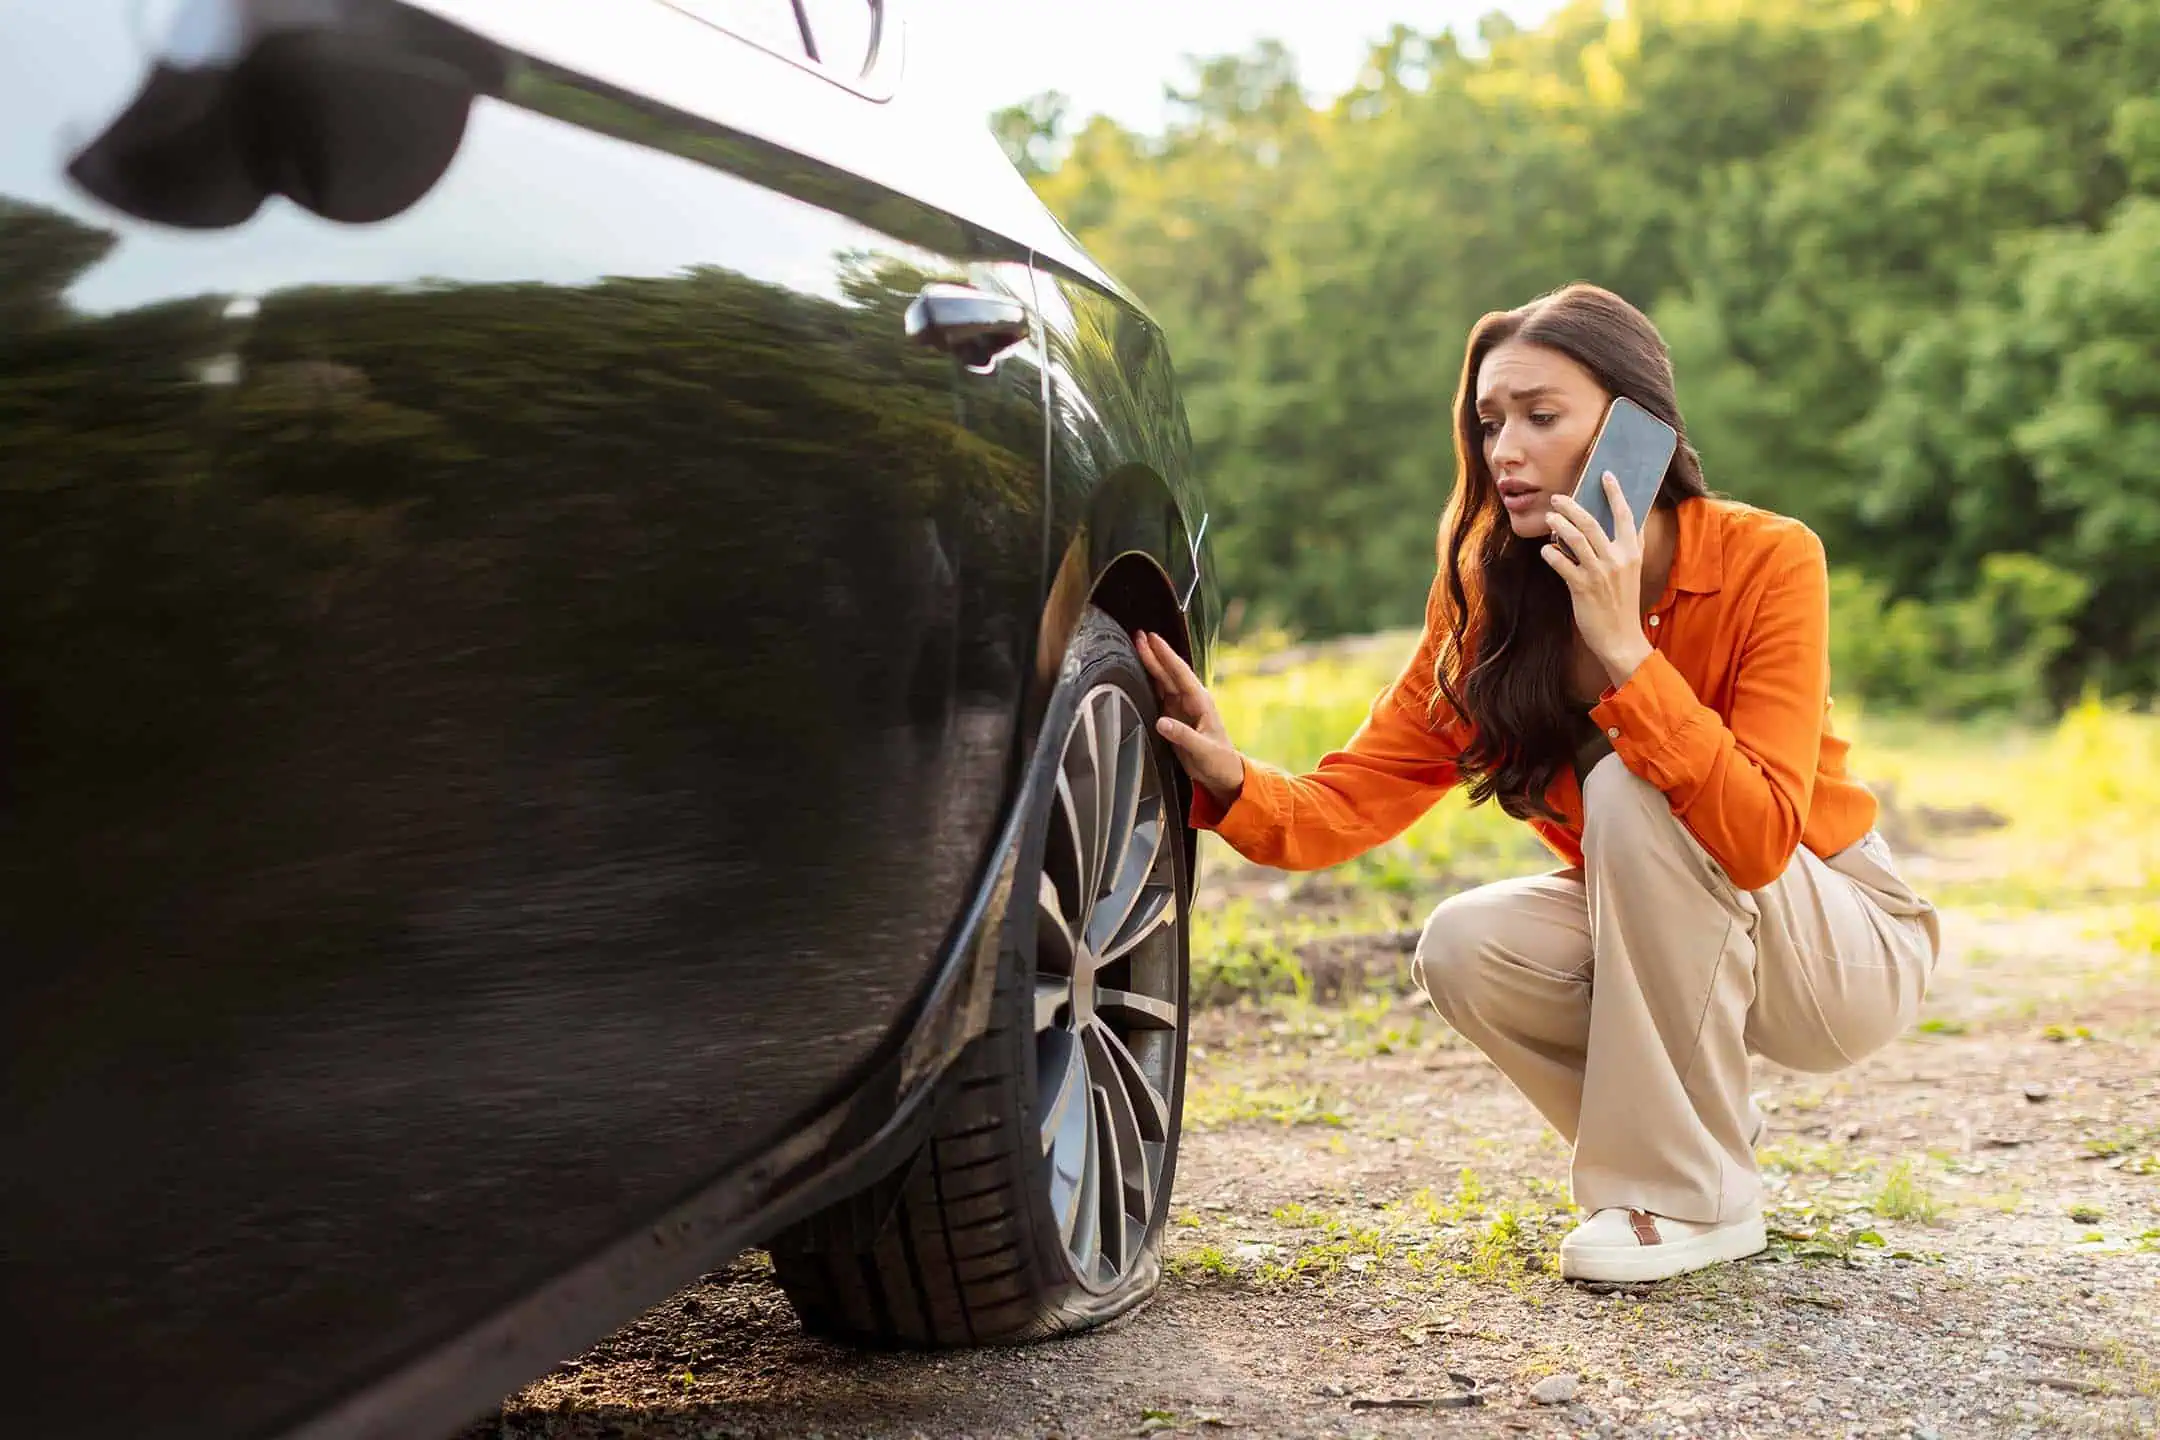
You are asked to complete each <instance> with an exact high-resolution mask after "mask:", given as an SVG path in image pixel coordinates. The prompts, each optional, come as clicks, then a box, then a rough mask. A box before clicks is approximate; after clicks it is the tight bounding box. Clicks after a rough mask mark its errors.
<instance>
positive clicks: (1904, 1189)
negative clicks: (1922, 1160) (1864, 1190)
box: [1868, 1160, 1943, 1225]
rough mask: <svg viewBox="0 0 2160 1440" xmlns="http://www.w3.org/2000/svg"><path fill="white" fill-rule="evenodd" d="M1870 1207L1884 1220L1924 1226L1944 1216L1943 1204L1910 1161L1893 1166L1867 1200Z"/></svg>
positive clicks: (1901, 1161)
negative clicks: (1916, 1172) (1915, 1171)
mask: <svg viewBox="0 0 2160 1440" xmlns="http://www.w3.org/2000/svg"><path fill="white" fill-rule="evenodd" d="M1868 1208H1869V1209H1870V1210H1872V1211H1873V1212H1874V1213H1875V1214H1877V1215H1879V1216H1881V1217H1882V1218H1883V1219H1885V1220H1902V1221H1910V1222H1913V1223H1916V1224H1921V1225H1933V1224H1935V1223H1936V1222H1938V1221H1939V1220H1941V1219H1942V1217H1943V1207H1942V1203H1941V1202H1940V1201H1938V1200H1937V1199H1936V1198H1935V1196H1934V1195H1933V1194H1932V1193H1931V1192H1930V1191H1929V1190H1928V1188H1927V1184H1926V1182H1925V1181H1923V1180H1921V1178H1920V1177H1919V1176H1918V1175H1917V1174H1915V1173H1914V1171H1913V1166H1912V1162H1911V1161H1909V1160H1900V1161H1898V1162H1897V1164H1895V1165H1893V1166H1891V1167H1890V1173H1889V1174H1887V1175H1885V1176H1884V1177H1883V1182H1882V1185H1881V1187H1880V1188H1878V1189H1877V1190H1876V1191H1875V1194H1874V1195H1873V1197H1872V1198H1870V1200H1869V1201H1868Z"/></svg>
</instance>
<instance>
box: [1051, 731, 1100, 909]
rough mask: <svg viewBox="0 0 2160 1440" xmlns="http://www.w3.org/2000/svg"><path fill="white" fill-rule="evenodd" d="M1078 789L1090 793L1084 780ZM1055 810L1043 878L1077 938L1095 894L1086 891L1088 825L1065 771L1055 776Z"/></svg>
mask: <svg viewBox="0 0 2160 1440" xmlns="http://www.w3.org/2000/svg"><path fill="white" fill-rule="evenodd" d="M1080 789H1081V790H1083V791H1087V792H1088V793H1092V787H1091V786H1090V785H1089V784H1088V783H1087V781H1086V780H1085V779H1083V780H1082V782H1081V785H1080ZM1056 809H1057V813H1056V814H1055V815H1053V816H1051V817H1050V831H1051V841H1052V843H1051V844H1050V845H1049V846H1048V847H1047V853H1046V854H1045V856H1044V859H1043V864H1044V868H1045V876H1046V878H1048V879H1050V880H1051V881H1052V882H1053V886H1054V888H1055V889H1056V891H1057V894H1058V897H1059V900H1060V902H1061V903H1060V905H1059V909H1058V914H1059V915H1060V917H1062V918H1065V919H1066V931H1067V933H1068V934H1073V935H1077V934H1079V929H1080V925H1081V924H1082V923H1083V922H1085V921H1086V919H1087V912H1088V905H1089V902H1090V901H1091V900H1093V899H1094V892H1093V891H1091V890H1090V889H1089V888H1088V884H1089V881H1088V846H1089V841H1088V838H1087V836H1088V825H1089V822H1088V820H1087V818H1086V817H1085V816H1084V815H1083V814H1082V813H1081V802H1080V797H1079V794H1078V793H1077V792H1076V791H1075V789H1074V784H1073V779H1072V776H1071V775H1069V774H1067V773H1066V772H1065V771H1064V770H1060V771H1059V772H1058V781H1057V806H1056Z"/></svg>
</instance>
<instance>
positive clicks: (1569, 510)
mask: <svg viewBox="0 0 2160 1440" xmlns="http://www.w3.org/2000/svg"><path fill="white" fill-rule="evenodd" d="M1546 519H1547V522H1548V523H1549V524H1550V525H1551V526H1552V528H1553V531H1554V533H1555V534H1556V536H1557V537H1558V538H1559V539H1561V540H1563V541H1565V542H1566V544H1567V547H1568V549H1569V550H1570V551H1572V552H1573V554H1574V557H1575V559H1576V561H1577V562H1578V563H1581V562H1585V561H1589V560H1609V559H1611V558H1612V542H1611V541H1610V540H1608V539H1606V538H1605V527H1604V526H1602V525H1600V524H1598V523H1597V521H1596V520H1594V519H1592V518H1591V517H1590V512H1589V511H1587V510H1585V509H1583V507H1582V505H1581V504H1580V503H1579V502H1578V501H1577V500H1576V499H1575V497H1574V496H1572V495H1555V496H1553V502H1552V509H1551V510H1549V511H1547V512H1546Z"/></svg>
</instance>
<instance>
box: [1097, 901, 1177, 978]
mask: <svg viewBox="0 0 2160 1440" xmlns="http://www.w3.org/2000/svg"><path fill="white" fill-rule="evenodd" d="M1175 919H1177V894H1176V892H1175V891H1174V890H1173V889H1172V888H1171V885H1170V882H1169V881H1167V880H1165V881H1163V882H1162V883H1160V884H1157V885H1150V886H1148V887H1147V888H1146V889H1145V890H1143V891H1141V892H1140V898H1139V899H1138V900H1137V901H1136V902H1135V903H1134V904H1133V907H1132V913H1131V914H1129V915H1127V916H1126V917H1125V923H1124V924H1123V925H1121V926H1119V927H1118V933H1117V934H1116V935H1115V936H1113V937H1112V938H1111V940H1110V943H1109V944H1107V945H1104V946H1102V947H1101V948H1100V949H1098V950H1097V951H1096V952H1095V954H1096V961H1095V963H1096V964H1097V965H1107V964H1109V963H1110V962H1111V961H1113V960H1119V959H1122V958H1124V957H1125V956H1126V955H1128V954H1130V953H1131V952H1132V951H1133V950H1134V949H1135V948H1137V947H1138V946H1139V944H1140V942H1141V941H1143V940H1145V939H1147V938H1148V937H1149V936H1150V935H1152V934H1154V933H1155V932H1156V931H1157V930H1160V929H1162V928H1163V927H1164V926H1165V925H1168V924H1169V923H1170V922H1171V921H1173V920H1175Z"/></svg>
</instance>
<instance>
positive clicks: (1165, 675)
mask: <svg viewBox="0 0 2160 1440" xmlns="http://www.w3.org/2000/svg"><path fill="white" fill-rule="evenodd" d="M1133 646H1134V648H1136V649H1137V650H1139V652H1140V663H1141V665H1142V666H1143V667H1145V668H1146V670H1147V673H1148V679H1150V680H1152V681H1153V682H1154V684H1155V699H1156V703H1157V704H1159V705H1160V706H1161V707H1162V718H1161V719H1159V720H1157V721H1156V722H1155V729H1156V730H1157V731H1158V732H1159V733H1160V734H1161V735H1162V737H1163V738H1164V739H1165V740H1168V741H1169V742H1170V745H1171V747H1172V748H1173V749H1175V750H1176V751H1177V757H1178V763H1179V764H1180V765H1182V766H1184V767H1185V773H1186V774H1187V775H1189V776H1191V777H1192V781H1193V783H1194V784H1195V785H1198V786H1199V787H1200V788H1201V789H1203V790H1205V791H1207V792H1208V794H1209V795H1210V796H1211V797H1213V799H1214V801H1215V803H1216V804H1217V805H1220V806H1221V807H1222V808H1223V809H1225V810H1227V809H1229V808H1230V806H1231V805H1232V804H1234V803H1236V801H1237V797H1238V792H1239V791H1241V790H1243V789H1244V788H1245V757H1244V756H1242V755H1240V754H1238V749H1237V746H1235V745H1233V744H1231V743H1230V732H1229V731H1228V730H1227V729H1225V728H1224V726H1223V722H1222V712H1221V711H1220V710H1217V709H1216V708H1215V697H1214V696H1212V695H1210V694H1208V692H1207V687H1206V686H1205V685H1202V684H1201V683H1200V677H1199V676H1197V675H1195V674H1193V671H1192V667H1191V666H1190V665H1187V664H1186V663H1185V657H1184V656H1182V655H1180V654H1178V653H1177V651H1176V650H1174V649H1172V648H1171V647H1170V645H1169V644H1168V643H1167V642H1166V641H1164V640H1162V639H1160V638H1159V637H1157V636H1154V635H1151V634H1149V633H1148V632H1147V631H1145V630H1137V631H1134V632H1133Z"/></svg>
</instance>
